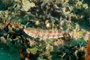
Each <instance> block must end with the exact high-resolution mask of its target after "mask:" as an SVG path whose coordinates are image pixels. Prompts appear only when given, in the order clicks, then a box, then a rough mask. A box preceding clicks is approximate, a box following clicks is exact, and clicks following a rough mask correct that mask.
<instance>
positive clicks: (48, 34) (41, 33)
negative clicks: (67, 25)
mask: <svg viewBox="0 0 90 60" xmlns="http://www.w3.org/2000/svg"><path fill="white" fill-rule="evenodd" d="M24 32H25V33H26V34H27V35H29V36H31V37H34V38H38V37H42V38H62V37H63V34H62V33H61V31H54V30H42V29H33V28H30V27H29V28H25V29H24Z"/></svg>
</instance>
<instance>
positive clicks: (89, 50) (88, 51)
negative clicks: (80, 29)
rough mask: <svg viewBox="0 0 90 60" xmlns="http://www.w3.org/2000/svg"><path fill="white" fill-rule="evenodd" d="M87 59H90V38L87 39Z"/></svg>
mask: <svg viewBox="0 0 90 60" xmlns="http://www.w3.org/2000/svg"><path fill="white" fill-rule="evenodd" d="M85 60H90V38H89V39H88V41H87V49H86V57H85Z"/></svg>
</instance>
